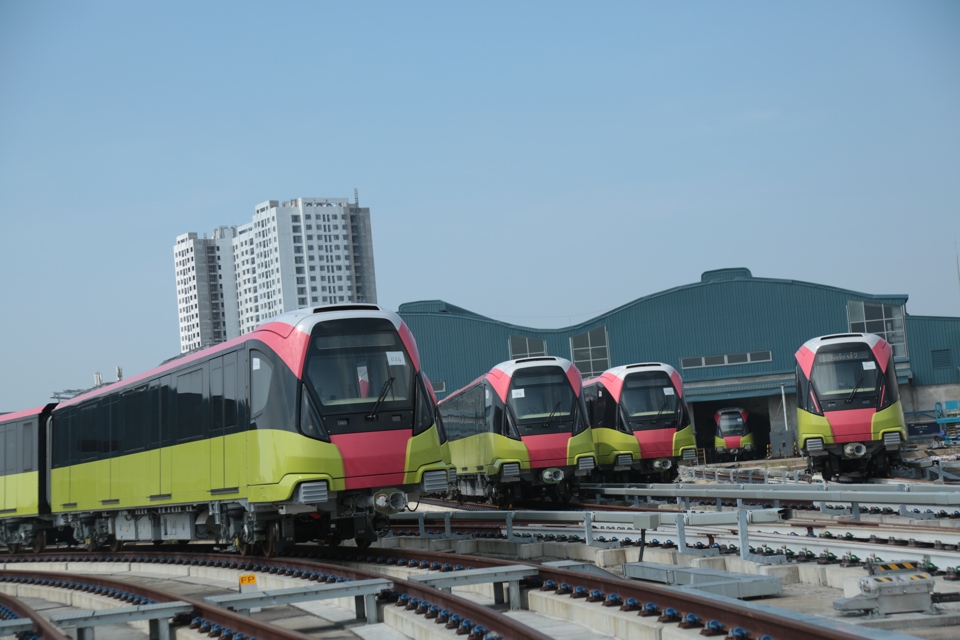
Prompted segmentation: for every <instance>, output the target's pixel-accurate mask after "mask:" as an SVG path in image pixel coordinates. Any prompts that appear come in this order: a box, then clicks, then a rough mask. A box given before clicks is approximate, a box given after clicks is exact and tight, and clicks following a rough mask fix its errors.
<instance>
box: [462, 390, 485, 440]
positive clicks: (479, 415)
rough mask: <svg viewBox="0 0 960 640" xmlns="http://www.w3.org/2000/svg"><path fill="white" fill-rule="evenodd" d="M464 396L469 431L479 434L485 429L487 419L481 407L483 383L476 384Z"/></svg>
mask: <svg viewBox="0 0 960 640" xmlns="http://www.w3.org/2000/svg"><path fill="white" fill-rule="evenodd" d="M464 396H465V397H466V398H467V403H468V407H469V409H468V415H469V417H470V433H471V434H480V433H484V432H486V430H487V420H486V416H485V415H484V407H483V385H477V386H475V387H474V388H472V389H470V390H468V391H467V392H466V393H465V394H464Z"/></svg>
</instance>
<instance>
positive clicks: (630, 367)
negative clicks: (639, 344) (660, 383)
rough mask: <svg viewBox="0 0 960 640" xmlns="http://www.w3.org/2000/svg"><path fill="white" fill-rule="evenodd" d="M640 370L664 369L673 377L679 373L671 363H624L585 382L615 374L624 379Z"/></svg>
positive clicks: (614, 375)
mask: <svg viewBox="0 0 960 640" xmlns="http://www.w3.org/2000/svg"><path fill="white" fill-rule="evenodd" d="M639 371H663V372H664V373H666V374H667V375H668V376H671V377H672V376H673V374H675V373H677V370H676V369H674V368H673V367H671V366H670V365H669V364H667V363H665V362H638V363H637V364H623V365H620V366H619V367H611V368H609V369H607V370H606V371H604V372H603V373H601V374H600V375H599V376H597V377H596V378H591V379H589V380H586V381H585V382H584V383H583V384H588V383H591V382H594V381H596V380H598V379H599V378H601V377H602V376H613V377H616V378H620V379H621V380H623V379H624V378H626V377H627V376H628V375H630V374H631V373H637V372H639Z"/></svg>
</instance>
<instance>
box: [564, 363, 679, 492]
mask: <svg viewBox="0 0 960 640" xmlns="http://www.w3.org/2000/svg"><path fill="white" fill-rule="evenodd" d="M583 395H584V400H585V402H586V406H587V414H588V416H589V418H590V424H591V427H592V428H593V440H594V444H595V447H596V452H597V466H598V472H599V475H600V476H601V478H602V479H604V480H608V481H613V480H624V481H640V480H653V481H667V482H670V481H672V480H674V479H675V478H676V477H677V466H678V465H679V464H680V463H681V462H694V461H696V459H697V444H696V436H695V434H694V430H693V425H692V424H691V421H690V412H689V410H688V409H687V404H686V402H685V401H684V398H683V379H682V378H681V377H680V374H679V373H678V372H677V370H676V369H674V368H673V367H671V366H670V365H668V364H663V363H661V362H646V363H640V364H628V365H624V366H620V367H614V368H612V369H608V370H607V371H604V372H603V373H602V374H600V375H599V376H598V377H596V378H592V379H590V380H587V381H585V382H584V383H583Z"/></svg>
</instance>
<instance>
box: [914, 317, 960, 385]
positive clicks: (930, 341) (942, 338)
mask: <svg viewBox="0 0 960 640" xmlns="http://www.w3.org/2000/svg"><path fill="white" fill-rule="evenodd" d="M907 348H908V349H909V350H910V368H911V369H913V374H914V384H915V385H918V386H920V385H923V386H925V385H931V384H953V383H958V382H960V318H936V317H932V316H907Z"/></svg>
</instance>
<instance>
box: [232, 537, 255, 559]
mask: <svg viewBox="0 0 960 640" xmlns="http://www.w3.org/2000/svg"><path fill="white" fill-rule="evenodd" d="M233 546H234V547H236V549H237V553H239V554H240V555H242V556H248V555H250V551H251V550H252V547H253V545H252V544H250V543H249V542H244V541H243V539H242V538H240V536H239V535H236V536H233Z"/></svg>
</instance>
